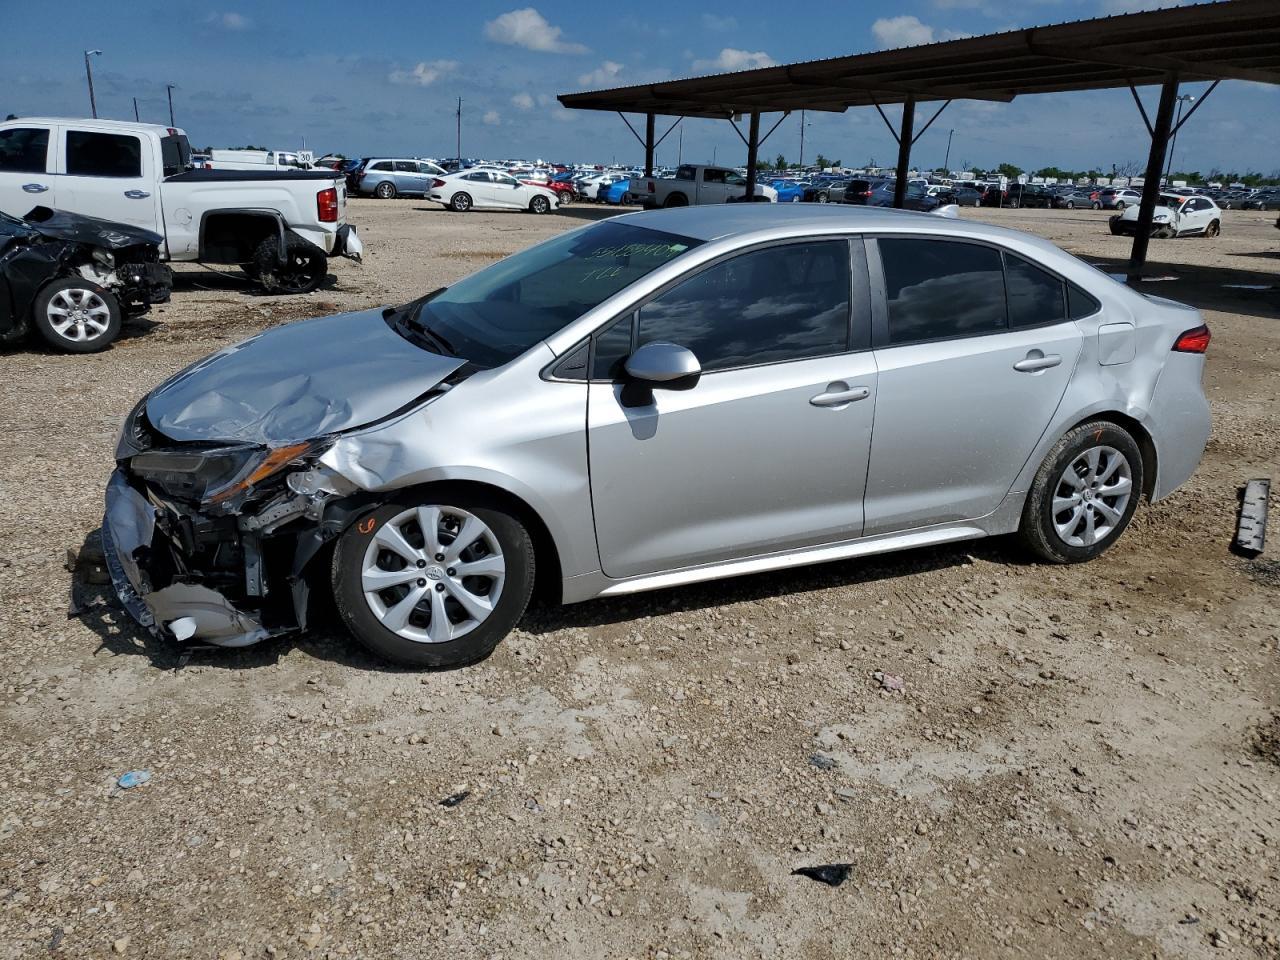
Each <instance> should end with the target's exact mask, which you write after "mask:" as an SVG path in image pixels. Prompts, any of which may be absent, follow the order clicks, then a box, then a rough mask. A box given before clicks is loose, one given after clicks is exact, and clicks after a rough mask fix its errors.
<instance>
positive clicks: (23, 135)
mask: <svg viewBox="0 0 1280 960" xmlns="http://www.w3.org/2000/svg"><path fill="white" fill-rule="evenodd" d="M48 155H49V131H48V130H40V129H38V128H36V127H17V128H15V129H12V130H0V172H4V173H44V172H45V169H46V168H45V159H46V157H48Z"/></svg>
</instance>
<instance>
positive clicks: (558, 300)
mask: <svg viewBox="0 0 1280 960" xmlns="http://www.w3.org/2000/svg"><path fill="white" fill-rule="evenodd" d="M701 242H702V241H701V240H695V239H692V238H691V237H681V236H677V235H676V234H672V233H663V232H661V231H658V230H647V229H645V228H643V227H635V226H630V225H628V224H623V223H616V222H612V221H606V222H604V223H599V224H597V225H595V226H593V227H590V228H588V229H586V230H583V231H580V232H575V233H571V234H566V235H564V236H561V237H556V238H555V239H554V240H548V241H547V242H545V243H541V244H538V245H537V246H535V247H530V248H529V249H528V250H524V251H521V252H520V253H517V254H515V255H514V256H511V257H508V258H507V259H506V260H502V261H500V262H498V263H495V264H494V265H493V266H491V267H487V268H485V269H484V270H481V271H480V272H479V273H475V274H472V275H471V276H469V277H467V278H465V279H463V280H459V281H458V282H457V283H456V284H454V285H453V286H452V287H449V288H447V289H446V290H443V291H441V292H440V293H439V294H436V295H435V296H433V297H431V298H430V299H429V300H425V301H420V302H419V303H418V304H417V305H416V307H414V308H411V309H410V311H409V312H408V320H409V322H410V323H411V324H412V325H413V327H415V328H416V329H417V330H418V331H421V332H422V333H423V334H425V336H426V338H427V340H428V341H429V342H430V343H431V344H432V348H433V349H438V350H440V351H441V352H447V353H449V354H451V355H453V356H458V357H462V358H464V359H466V360H470V361H471V362H472V363H475V364H477V365H478V366H482V367H496V366H500V365H501V364H504V363H506V362H507V361H509V360H512V359H514V358H515V357H518V356H519V355H520V354H522V353H524V352H525V351H526V350H528V349H529V348H530V347H531V346H533V345H534V344H535V343H537V342H539V341H540V340H545V339H546V338H547V337H549V336H551V335H552V334H553V333H555V332H556V331H558V330H560V329H561V328H563V327H564V326H565V325H566V324H568V323H571V322H572V321H574V320H576V319H578V318H579V317H581V316H582V315H583V314H585V313H586V312H587V311H588V310H591V309H593V308H594V307H597V306H599V305H600V304H601V303H603V302H604V301H605V300H607V299H609V298H610V297H611V296H613V295H614V294H615V293H617V292H618V291H619V290H621V289H623V288H624V287H627V286H629V285H631V284H632V283H635V282H636V281H637V280H639V279H640V278H641V277H643V276H645V275H646V274H648V273H651V272H653V271H654V270H656V269H658V268H659V267H661V266H663V265H664V264H666V263H670V262H671V261H672V260H674V259H675V258H676V257H678V256H680V255H681V254H682V253H684V252H685V251H687V250H690V249H692V248H693V247H696V246H698V245H699V244H700V243H701Z"/></svg>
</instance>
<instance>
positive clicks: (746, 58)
mask: <svg viewBox="0 0 1280 960" xmlns="http://www.w3.org/2000/svg"><path fill="white" fill-rule="evenodd" d="M777 62H778V61H777V60H775V59H773V57H771V56H769V55H768V54H767V53H765V52H764V51H763V50H758V51H756V52H755V53H751V52H750V51H747V50H735V49H734V48H733V47H725V48H724V49H723V50H721V51H720V56H718V57H716V58H715V59H714V60H695V61H693V69H694V70H716V71H719V72H722V73H727V72H729V71H732V70H754V69H756V68H757V67H772V66H774V65H776V64H777Z"/></svg>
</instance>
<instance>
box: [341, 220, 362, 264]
mask: <svg viewBox="0 0 1280 960" xmlns="http://www.w3.org/2000/svg"><path fill="white" fill-rule="evenodd" d="M333 252H334V253H336V254H338V256H340V257H348V258H350V259H352V260H355V261H356V262H357V263H359V262H360V261H361V260H363V259H364V243H363V242H362V241H361V240H360V234H358V233H356V228H355V227H353V226H352V225H351V224H349V223H344V224H343V225H342V226H340V227H339V228H338V235H337V237H335V238H334V242H333Z"/></svg>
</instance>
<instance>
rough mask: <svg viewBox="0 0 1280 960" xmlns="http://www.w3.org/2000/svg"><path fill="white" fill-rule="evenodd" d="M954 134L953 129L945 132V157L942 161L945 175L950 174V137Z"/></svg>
mask: <svg viewBox="0 0 1280 960" xmlns="http://www.w3.org/2000/svg"><path fill="white" fill-rule="evenodd" d="M954 134H955V130H954V129H953V130H949V131H948V132H947V157H946V159H945V160H943V161H942V169H943V170H945V171H946V172H947V176H948V177H949V176H951V137H952V136H953V135H954Z"/></svg>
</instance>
